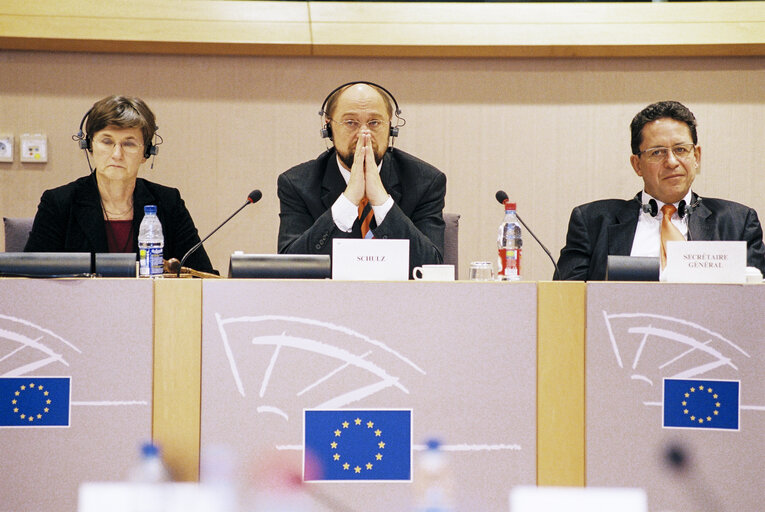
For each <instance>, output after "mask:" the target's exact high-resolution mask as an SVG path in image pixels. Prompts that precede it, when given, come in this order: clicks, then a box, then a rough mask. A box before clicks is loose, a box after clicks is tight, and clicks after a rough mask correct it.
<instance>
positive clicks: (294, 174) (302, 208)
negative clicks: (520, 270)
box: [277, 149, 446, 275]
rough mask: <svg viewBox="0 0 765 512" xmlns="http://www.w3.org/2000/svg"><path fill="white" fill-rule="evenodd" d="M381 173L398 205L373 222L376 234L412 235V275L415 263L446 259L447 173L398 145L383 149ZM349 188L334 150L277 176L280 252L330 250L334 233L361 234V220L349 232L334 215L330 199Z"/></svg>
mask: <svg viewBox="0 0 765 512" xmlns="http://www.w3.org/2000/svg"><path fill="white" fill-rule="evenodd" d="M380 178H381V179H382V183H383V186H385V189H386V190H387V191H388V193H389V194H390V195H391V197H392V198H393V201H394V203H395V204H394V205H393V208H391V210H390V212H388V214H387V215H386V216H385V220H384V221H383V222H382V224H380V225H379V226H376V227H375V226H374V224H373V225H372V227H373V230H374V234H375V237H376V238H395V239H408V240H409V267H410V275H411V270H412V269H413V268H414V267H416V266H419V265H422V264H425V263H441V262H443V253H444V219H443V210H444V196H445V195H446V176H445V175H444V174H443V173H442V172H441V171H439V170H438V169H436V168H435V167H433V166H432V165H430V164H428V163H426V162H423V161H422V160H419V159H417V158H415V157H414V156H412V155H409V154H407V153H405V152H403V151H401V150H399V149H395V150H390V151H388V152H387V153H385V157H384V158H383V163H382V167H381V169H380ZM345 188H346V184H345V180H343V176H342V174H340V169H339V168H338V166H337V158H336V157H335V150H334V149H330V150H328V151H326V152H324V153H322V154H321V155H319V157H318V158H317V159H315V160H311V161H309V162H305V163H302V164H300V165H297V166H295V167H293V168H291V169H290V170H288V171H286V172H284V173H282V174H281V175H280V176H279V178H278V180H277V189H278V195H279V204H280V213H279V219H280V222H279V252H280V253H293V254H331V253H332V242H331V240H332V239H333V238H361V228H360V222H359V220H358V219H357V220H356V222H355V223H354V224H353V229H352V231H351V232H350V233H345V232H343V231H341V230H340V229H338V227H337V226H336V225H335V222H334V220H333V219H332V211H331V207H332V204H333V203H334V202H335V200H337V198H338V197H339V196H340V194H342V193H343V191H344V190H345ZM373 222H374V221H373Z"/></svg>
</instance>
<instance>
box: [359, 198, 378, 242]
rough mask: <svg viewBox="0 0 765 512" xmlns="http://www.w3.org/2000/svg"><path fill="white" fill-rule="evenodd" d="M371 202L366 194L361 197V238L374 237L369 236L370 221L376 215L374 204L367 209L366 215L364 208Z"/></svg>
mask: <svg viewBox="0 0 765 512" xmlns="http://www.w3.org/2000/svg"><path fill="white" fill-rule="evenodd" d="M368 203H369V199H367V197H366V196H364V197H363V198H362V199H361V202H360V203H359V219H361V238H372V235H369V236H367V234H368V233H369V223H370V222H372V217H374V214H375V212H374V210H372V206H371V205H370V206H369V210H368V211H367V213H366V215H364V209H365V208H366V207H367V204H368Z"/></svg>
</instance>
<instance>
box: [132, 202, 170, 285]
mask: <svg viewBox="0 0 765 512" xmlns="http://www.w3.org/2000/svg"><path fill="white" fill-rule="evenodd" d="M164 247H165V237H164V236H162V224H161V223H160V222H159V217H157V207H156V206H154V205H146V206H144V207H143V220H142V221H141V227H140V228H139V229H138V253H139V263H138V275H139V276H140V277H162V271H163V265H164V261H163V256H162V250H163V249H164Z"/></svg>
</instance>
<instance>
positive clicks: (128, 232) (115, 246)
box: [106, 219, 135, 252]
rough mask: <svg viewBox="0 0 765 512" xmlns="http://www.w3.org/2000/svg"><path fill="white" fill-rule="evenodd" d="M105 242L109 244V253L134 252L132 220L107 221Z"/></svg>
mask: <svg viewBox="0 0 765 512" xmlns="http://www.w3.org/2000/svg"><path fill="white" fill-rule="evenodd" d="M106 241H107V242H108V244H109V252H135V240H133V220H132V219H131V220H109V221H107V222H106Z"/></svg>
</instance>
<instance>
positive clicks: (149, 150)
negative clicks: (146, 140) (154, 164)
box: [143, 144, 158, 158]
mask: <svg viewBox="0 0 765 512" xmlns="http://www.w3.org/2000/svg"><path fill="white" fill-rule="evenodd" d="M157 151H158V149H157V146H155V145H154V144H149V145H148V146H146V151H144V152H143V157H144V158H151V155H156V154H157Z"/></svg>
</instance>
